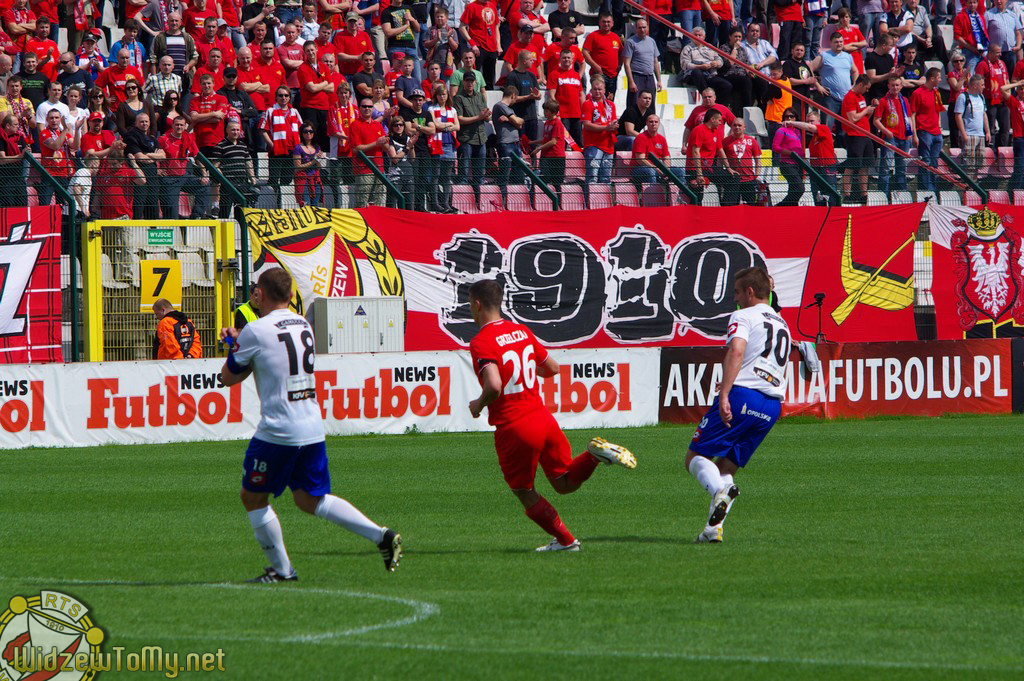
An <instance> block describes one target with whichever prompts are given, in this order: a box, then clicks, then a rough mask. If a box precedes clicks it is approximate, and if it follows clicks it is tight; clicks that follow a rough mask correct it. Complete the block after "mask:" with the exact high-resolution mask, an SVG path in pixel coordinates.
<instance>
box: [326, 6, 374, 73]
mask: <svg viewBox="0 0 1024 681" xmlns="http://www.w3.org/2000/svg"><path fill="white" fill-rule="evenodd" d="M332 43H333V45H334V49H335V52H337V54H338V70H339V71H340V72H341V73H342V75H345V76H351V75H354V74H355V73H356V72H358V71H359V69H360V68H361V67H362V62H361V60H362V58H363V53H364V52H373V42H372V41H371V40H370V34H369V33H367V32H366V31H360V30H359V14H358V13H356V12H349V13H348V14H347V15H346V16H345V28H344V29H343V30H341V31H338V32H337V33H336V34H335V35H334V40H333V41H332Z"/></svg>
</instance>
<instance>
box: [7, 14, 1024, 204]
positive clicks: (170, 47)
mask: <svg viewBox="0 0 1024 681" xmlns="http://www.w3.org/2000/svg"><path fill="white" fill-rule="evenodd" d="M988 1H989V2H993V1H994V5H992V6H990V7H987V8H986V7H985V6H984V5H983V3H982V2H981V0H963V5H962V6H961V4H960V0H953V2H949V3H946V2H945V0H930V2H929V1H927V0H926V1H925V2H922V0H860V1H859V2H858V1H857V0H849V4H852V5H853V6H852V7H849V6H846V5H847V0H835V1H834V2H833V3H832V4H831V5H829V4H828V3H827V2H825V1H824V0H735V2H734V0H647V1H646V2H645V3H644V4H645V5H646V7H647V8H648V9H650V10H651V11H652V12H653V13H654V14H656V15H658V16H660V17H663V18H665V19H668V20H670V21H672V22H674V23H677V24H678V25H681V26H682V27H683V28H685V29H687V30H689V31H691V32H692V33H693V35H695V36H696V37H697V38H699V39H701V40H706V41H708V42H709V43H711V44H713V45H717V46H718V47H719V49H720V50H721V52H718V51H715V50H713V49H711V48H710V47H708V46H707V45H705V44H698V43H697V42H691V41H690V40H688V39H687V38H686V37H682V36H681V35H679V34H676V33H674V32H672V31H671V30H670V29H668V28H666V26H665V25H663V24H662V23H661V22H660V21H657V20H656V19H655V20H651V19H647V18H645V17H639V18H636V17H631V16H629V14H628V11H627V9H628V8H626V7H624V6H623V3H622V2H621V0H605V1H604V3H603V6H602V8H601V11H600V14H599V15H598V16H597V26H596V28H595V27H588V26H586V20H587V18H586V17H584V16H583V15H581V14H579V13H578V12H576V11H575V10H574V9H573V8H572V3H571V2H570V0H558V2H557V4H556V6H555V7H554V8H553V9H552V10H551V11H544V8H543V7H539V6H536V5H535V0H472V1H470V0H434V1H433V2H428V1H427V0H338V1H337V2H332V0H285V1H283V2H277V3H276V4H275V3H273V2H270V1H267V2H264V1H260V0H257V1H256V2H245V0H190V1H189V2H185V1H183V0H120V2H114V6H113V8H112V9H113V14H114V16H115V17H116V22H115V23H116V25H117V27H118V28H119V29H120V30H119V31H117V33H120V35H117V36H116V37H117V38H118V39H117V40H116V41H115V40H112V39H113V38H114V37H115V35H114V34H113V33H112V32H111V30H110V27H109V26H107V25H106V22H104V21H103V17H104V11H105V4H106V2H107V0H63V1H58V0H0V17H2V28H3V30H2V31H0V91H2V97H0V175H3V177H4V178H5V179H10V180H13V179H15V178H23V177H25V173H26V170H25V163H24V155H25V154H26V153H27V152H28V151H30V150H31V151H33V152H35V153H36V154H38V155H39V157H40V158H41V162H42V163H43V165H44V167H45V168H46V169H47V170H48V172H49V173H50V174H51V175H52V176H53V177H54V178H55V179H56V180H57V181H58V182H59V183H61V184H63V185H65V186H67V187H68V188H69V189H70V190H71V192H72V194H73V195H74V197H75V198H76V201H78V204H79V206H78V207H79V209H80V210H81V211H82V212H83V213H84V214H85V215H87V216H95V217H99V218H104V219H113V218H118V217H134V218H137V219H145V218H159V217H163V218H178V217H185V216H181V215H180V214H179V213H180V207H181V206H183V205H185V206H189V207H190V208H191V213H190V214H191V216H192V217H203V216H227V215H229V214H230V211H231V209H232V206H233V204H234V202H235V198H234V195H233V194H232V195H228V193H227V192H222V191H220V190H219V187H218V186H217V183H211V176H210V172H209V171H208V168H207V167H206V166H205V165H204V164H202V163H197V162H196V160H195V159H196V157H197V155H199V154H202V155H203V156H205V157H206V158H207V159H209V160H210V161H212V162H213V165H214V167H215V168H216V169H217V170H218V171H219V172H220V173H222V174H223V175H224V176H225V177H226V178H227V179H228V180H229V181H230V182H231V183H232V184H233V185H234V186H235V187H237V188H238V189H239V190H240V191H241V192H242V193H243V194H244V195H245V196H246V197H247V199H249V200H255V198H256V196H257V195H258V194H259V190H260V186H259V185H260V184H262V183H258V182H257V177H259V176H261V175H263V174H265V175H266V177H267V178H268V179H267V181H266V186H268V187H270V188H271V189H272V192H273V195H274V200H275V201H276V202H277V205H285V203H289V204H291V199H290V198H289V199H288V201H287V202H286V201H285V197H284V196H283V192H284V191H285V188H287V187H288V186H291V187H292V188H293V191H294V204H297V205H299V206H305V205H333V206H340V205H350V206H361V205H367V204H378V205H383V204H385V203H387V202H394V197H393V196H392V195H390V194H389V193H388V192H386V191H385V186H384V184H383V183H382V181H381V179H380V176H379V175H378V174H377V173H374V172H373V171H372V170H371V168H370V167H369V165H368V164H367V160H368V161H369V163H371V164H375V165H376V166H377V167H378V169H379V170H380V171H381V173H382V174H385V175H386V176H387V177H388V178H389V179H390V181H391V182H392V183H394V185H395V186H396V187H398V188H399V190H400V192H401V193H402V194H403V195H404V197H405V205H406V206H407V207H409V208H413V209H416V210H429V211H433V212H442V213H444V212H456V209H455V207H454V202H453V193H452V187H453V185H455V184H460V185H468V186H470V187H471V188H472V190H473V192H474V194H475V195H476V200H477V201H479V200H480V187H481V185H482V184H484V183H490V182H493V183H495V184H497V185H498V186H499V187H501V188H502V191H503V192H504V191H505V188H506V187H507V186H508V185H509V184H510V183H516V182H522V181H524V178H523V175H522V172H523V165H524V164H521V163H518V162H513V160H512V157H519V158H520V159H522V160H523V161H525V164H526V165H532V166H533V167H534V168H536V169H537V172H538V173H539V175H540V178H541V179H542V180H544V181H545V182H547V183H548V184H550V185H551V186H553V187H554V188H555V189H556V190H557V191H561V187H562V185H563V184H564V183H565V182H566V181H567V180H566V175H567V173H566V157H567V154H568V153H572V152H582V157H583V168H581V170H582V172H581V173H578V174H573V173H569V175H570V176H573V177H571V178H570V179H575V180H580V181H583V183H584V186H592V185H594V184H601V183H610V182H611V181H612V169H613V165H614V161H615V158H616V152H630V156H631V160H630V163H631V170H630V172H631V176H632V178H633V180H634V181H635V182H636V183H638V184H643V183H650V182H652V181H655V180H657V179H658V178H659V176H661V175H663V174H665V173H669V174H673V175H675V176H676V177H677V178H679V181H681V182H685V183H687V185H688V186H689V187H690V189H692V190H693V192H694V193H695V194H697V195H698V198H699V197H700V196H702V195H703V193H704V192H705V191H706V190H707V188H708V187H713V188H714V189H715V191H717V192H718V193H719V198H720V200H721V202H722V203H725V204H730V203H737V202H740V201H742V202H745V203H763V202H764V201H765V200H766V198H765V192H764V191H763V187H760V186H759V182H758V178H759V177H760V170H761V169H760V164H761V162H762V161H761V159H762V146H765V147H766V148H770V149H771V150H772V151H773V152H774V154H773V158H774V163H775V165H777V166H778V169H779V172H780V174H781V175H782V177H783V178H784V179H785V180H786V182H787V183H788V184H789V191H788V192H787V194H786V195H785V197H784V198H783V199H782V203H784V204H791V205H795V204H796V203H797V202H799V200H800V199H801V197H802V195H803V193H804V174H803V169H802V166H801V165H800V164H798V163H797V162H796V161H795V160H794V158H793V155H794V154H796V155H800V156H804V155H805V152H808V151H809V152H810V153H809V155H810V156H811V159H812V161H811V163H812V165H814V166H816V167H817V170H818V172H819V173H820V174H821V175H822V176H823V177H824V178H826V180H827V181H828V182H829V183H831V184H832V185H833V186H835V187H840V179H839V178H838V176H839V175H840V174H841V175H842V179H841V183H842V184H841V190H842V192H843V193H844V194H845V195H846V196H847V197H848V198H850V199H852V200H858V199H861V198H862V197H863V196H864V194H865V191H866V188H867V186H868V183H869V181H870V179H869V178H870V176H871V175H872V174H873V173H874V172H875V171H877V177H878V178H879V186H880V188H881V189H882V191H885V192H886V193H887V194H888V193H889V192H891V191H893V190H899V189H906V188H908V186H909V185H908V174H907V163H906V161H905V159H904V158H903V156H902V155H901V154H898V153H894V152H893V151H892V150H890V149H888V148H885V147H882V146H880V145H876V144H874V143H873V142H872V141H871V140H870V139H869V138H868V137H867V136H866V135H865V133H866V132H871V133H874V134H875V135H877V136H879V137H881V138H883V139H885V140H886V141H887V142H888V143H889V144H891V145H892V146H894V147H896V148H898V149H900V150H902V151H904V152H909V151H910V150H911V149H913V148H916V149H917V150H918V153H919V155H920V157H921V158H922V160H924V161H925V163H927V164H928V165H929V166H932V167H937V165H938V154H939V151H940V150H941V149H942V146H943V130H942V129H941V127H940V118H941V114H942V113H943V112H944V111H946V109H947V108H948V110H949V113H948V116H949V118H948V121H949V130H948V135H949V141H950V145H951V147H953V148H957V149H961V150H962V158H963V161H964V163H965V164H966V165H967V166H968V167H969V168H972V169H977V168H979V167H980V165H981V163H982V161H983V159H984V153H985V148H986V146H990V147H1009V146H1011V145H1012V146H1013V149H1014V152H1015V154H1014V159H1015V161H1014V162H1015V168H1014V173H1013V177H1012V179H1011V187H1012V188H1022V189H1024V115H1022V112H1024V107H1022V101H1024V95H1022V94H1021V90H1020V89H1019V88H1018V87H1017V86H1018V85H1020V84H1021V82H1024V59H1022V57H1024V54H1022V37H1024V31H1022V16H1024V3H1022V2H1017V1H1015V2H1013V3H1011V4H1009V5H1008V4H1007V0H988ZM108 14H109V12H108ZM948 24H952V36H953V39H952V44H951V45H946V44H945V40H944V39H943V37H942V32H943V29H942V27H943V26H946V25H948ZM101 46H109V47H108V49H103V48H102V47H101ZM723 53H724V55H728V57H725V56H723ZM926 60H935V61H939V62H941V63H942V64H943V67H944V68H937V67H934V66H933V67H930V68H926V67H925V66H924V63H925V61H926ZM499 63H500V67H499ZM740 64H746V65H748V66H749V67H751V69H753V70H755V71H759V72H760V73H761V74H763V76H765V77H764V78H761V77H756V76H754V75H752V74H751V73H750V71H748V70H747V69H745V68H743V67H742V66H740ZM663 75H670V76H671V78H672V79H673V81H674V84H675V85H685V86H689V87H693V88H696V89H698V90H699V91H700V92H701V103H700V104H699V105H697V106H695V107H693V108H692V109H691V110H690V111H689V112H688V116H687V118H686V120H685V131H684V132H683V144H682V147H681V148H680V147H677V148H676V149H670V148H669V144H668V143H667V141H666V138H665V136H664V134H663V132H664V126H663V123H664V122H665V121H664V120H663V118H664V117H665V116H666V115H667V114H668V113H669V111H668V110H665V111H663V114H662V116H658V114H657V108H656V101H657V97H658V93H659V92H660V91H661V90H662V88H663V80H664V79H663ZM621 76H624V82H625V88H626V93H625V106H624V108H623V110H622V111H619V110H617V107H616V105H615V96H616V90H617V89H618V87H619V86H620V84H621V83H620V78H621ZM943 79H945V83H946V84H947V85H948V88H944V87H940V84H941V83H942V80H943ZM487 91H494V92H495V94H494V95H493V96H492V97H491V98H488V96H487ZM792 92H796V93H797V94H799V95H802V96H803V97H807V98H810V99H812V100H814V101H815V102H816V103H817V106H818V107H820V108H822V109H824V110H827V111H829V112H832V113H834V114H835V115H836V117H837V118H838V119H839V120H841V124H840V125H837V124H836V123H835V121H833V120H832V117H831V116H828V117H824V118H823V117H822V116H821V115H820V114H819V113H818V112H817V110H816V108H815V107H812V106H808V105H807V104H806V103H805V102H804V101H803V100H801V99H800V98H798V97H794V96H793V94H792ZM499 96H500V99H498V97H499ZM748 107H758V108H759V109H760V110H761V111H762V112H763V118H764V120H765V122H766V126H767V137H766V138H762V139H758V138H757V137H756V136H754V135H752V134H751V132H752V131H749V130H747V129H746V128H747V124H746V122H745V121H744V118H745V116H744V114H745V109H747V108H748ZM836 148H842V149H845V159H846V162H845V163H843V164H838V163H837V155H836V153H835V149H836ZM790 152H793V153H790ZM264 154H265V155H264ZM683 157H685V160H684V158H683ZM263 162H266V163H267V166H268V167H267V168H266V169H265V170H266V172H265V173H262V174H261V173H260V172H259V170H260V168H259V165H260V163H263ZM577 175H578V176H577ZM5 185H6V186H5V190H4V191H0V203H2V204H3V205H24V202H25V201H26V200H27V198H26V195H25V183H24V182H8V183H5ZM8 187H10V189H9V190H8ZM98 187H102V188H103V190H102V191H103V196H102V200H96V199H97V197H96V194H97V188H98ZM918 188H920V189H934V188H935V178H934V177H933V176H932V174H931V173H928V172H922V173H919V174H918ZM183 193H184V194H187V195H190V196H191V197H192V200H191V201H187V202H182V201H181V200H180V198H181V196H182V194H183ZM52 194H53V189H52V188H51V187H50V186H49V185H48V184H40V185H39V186H38V188H37V196H38V200H39V202H40V203H48V202H49V201H50V199H51V197H52ZM294 204H293V205H294Z"/></svg>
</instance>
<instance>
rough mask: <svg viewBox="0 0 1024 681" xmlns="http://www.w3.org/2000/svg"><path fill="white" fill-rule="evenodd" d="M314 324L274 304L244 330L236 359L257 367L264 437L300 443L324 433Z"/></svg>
mask: <svg viewBox="0 0 1024 681" xmlns="http://www.w3.org/2000/svg"><path fill="white" fill-rule="evenodd" d="M313 348H314V343H313V329H311V328H310V326H309V322H307V321H306V320H305V319H303V318H302V317H300V316H299V315H297V314H295V313H294V312H292V311H290V310H274V311H273V312H270V313H268V314H267V315H266V316H263V317H260V318H259V319H257V320H256V321H254V322H249V323H248V324H246V325H245V328H244V329H242V332H241V333H240V334H238V341H237V348H236V349H235V351H234V353H232V354H233V357H234V361H235V363H236V364H238V365H239V366H241V367H242V368H245V367H249V366H251V367H252V376H253V379H255V381H256V391H257V392H258V393H259V394H260V413H261V415H262V418H261V419H260V423H259V426H257V427H256V433H255V434H254V435H253V437H254V438H256V439H258V440H263V441H265V442H273V443H274V444H279V445H292V446H295V447H300V446H302V445H309V444H313V443H316V442H320V441H322V440H323V439H324V421H323V418H322V417H321V416H320V406H319V404H318V403H317V400H316V379H315V377H314V375H313Z"/></svg>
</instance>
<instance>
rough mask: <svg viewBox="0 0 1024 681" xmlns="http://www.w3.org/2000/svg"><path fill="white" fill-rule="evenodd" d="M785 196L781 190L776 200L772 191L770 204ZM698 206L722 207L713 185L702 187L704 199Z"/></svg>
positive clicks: (784, 192)
mask: <svg viewBox="0 0 1024 681" xmlns="http://www.w3.org/2000/svg"><path fill="white" fill-rule="evenodd" d="M785 195H786V191H785V189H783V190H782V192H780V193H779V196H778V197H777V198H776V197H775V192H774V191H773V192H772V203H773V204H777V203H778V202H779V201H781V200H782V197H783V196H785ZM700 205H702V206H720V205H722V204H721V201H719V200H718V190H717V189H715V186H714V185H708V186H707V187H704V199H703V201H701V204H700Z"/></svg>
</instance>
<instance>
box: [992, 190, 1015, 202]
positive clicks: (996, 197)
mask: <svg viewBox="0 0 1024 681" xmlns="http://www.w3.org/2000/svg"><path fill="white" fill-rule="evenodd" d="M988 202H989V203H1010V192H1005V191H994V192H989V193H988Z"/></svg>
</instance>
